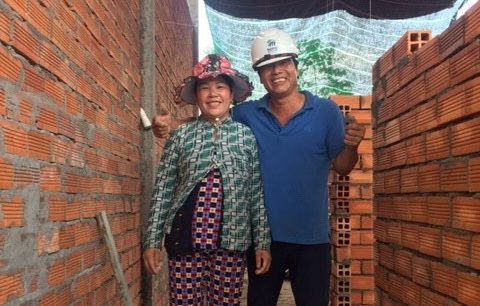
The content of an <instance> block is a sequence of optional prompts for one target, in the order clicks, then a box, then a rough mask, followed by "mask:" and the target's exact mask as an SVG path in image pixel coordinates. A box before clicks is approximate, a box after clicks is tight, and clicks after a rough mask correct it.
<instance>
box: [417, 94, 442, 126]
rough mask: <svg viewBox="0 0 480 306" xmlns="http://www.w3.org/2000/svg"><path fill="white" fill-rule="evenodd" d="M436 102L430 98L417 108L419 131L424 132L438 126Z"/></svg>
mask: <svg viewBox="0 0 480 306" xmlns="http://www.w3.org/2000/svg"><path fill="white" fill-rule="evenodd" d="M436 104H437V101H436V100H430V101H429V102H427V103H425V104H422V105H420V106H419V107H418V108H417V110H416V115H417V121H416V122H417V129H416V132H417V133H423V132H425V131H428V130H431V129H433V128H435V127H437V125H438V119H437V114H436V111H435V107H436Z"/></svg>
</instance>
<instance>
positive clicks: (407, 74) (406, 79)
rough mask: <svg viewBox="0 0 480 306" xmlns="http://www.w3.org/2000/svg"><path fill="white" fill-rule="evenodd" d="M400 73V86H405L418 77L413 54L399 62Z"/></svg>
mask: <svg viewBox="0 0 480 306" xmlns="http://www.w3.org/2000/svg"><path fill="white" fill-rule="evenodd" d="M398 73H399V76H400V84H399V86H400V88H402V87H404V86H405V85H406V84H408V83H410V82H411V81H412V80H413V79H414V78H415V77H417V74H416V73H415V62H414V60H413V57H412V56H409V57H406V58H404V59H403V60H402V61H400V63H399V64H398ZM409 104H410V103H409Z"/></svg>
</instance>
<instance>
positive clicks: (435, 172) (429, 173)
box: [418, 164, 441, 192]
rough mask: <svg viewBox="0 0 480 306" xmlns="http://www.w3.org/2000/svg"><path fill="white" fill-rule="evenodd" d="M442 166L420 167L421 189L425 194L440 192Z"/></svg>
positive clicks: (419, 180) (419, 179)
mask: <svg viewBox="0 0 480 306" xmlns="http://www.w3.org/2000/svg"><path fill="white" fill-rule="evenodd" d="M440 173H441V172H440V166H439V165H438V164H429V165H425V166H419V167H418V174H419V175H418V182H419V188H420V190H422V191H423V192H435V191H440Z"/></svg>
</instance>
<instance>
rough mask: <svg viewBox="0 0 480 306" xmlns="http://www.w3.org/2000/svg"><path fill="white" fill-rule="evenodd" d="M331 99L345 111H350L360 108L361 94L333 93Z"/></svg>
mask: <svg viewBox="0 0 480 306" xmlns="http://www.w3.org/2000/svg"><path fill="white" fill-rule="evenodd" d="M330 99H331V100H332V101H333V102H335V103H336V104H337V105H338V107H340V109H341V110H342V112H344V113H349V112H350V111H351V110H353V109H356V110H358V109H360V96H342V95H332V96H330Z"/></svg>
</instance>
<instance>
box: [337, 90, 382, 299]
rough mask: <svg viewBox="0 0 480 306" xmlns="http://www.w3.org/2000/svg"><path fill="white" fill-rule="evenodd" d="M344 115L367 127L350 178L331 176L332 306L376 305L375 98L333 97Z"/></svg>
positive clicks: (348, 176) (347, 176)
mask: <svg viewBox="0 0 480 306" xmlns="http://www.w3.org/2000/svg"><path fill="white" fill-rule="evenodd" d="M330 99H332V100H333V101H334V102H335V103H337V105H338V106H339V107H340V109H341V110H342V113H343V114H347V113H348V114H350V115H353V116H354V117H355V118H356V119H357V121H358V123H360V124H362V125H364V126H365V139H364V140H362V142H361V144H360V146H359V148H358V153H359V159H358V163H357V164H356V165H355V167H354V169H353V170H352V172H350V174H349V175H346V176H342V175H339V174H337V173H336V172H335V171H333V170H332V171H331V172H330V179H329V182H330V185H329V186H330V192H329V193H330V213H331V215H330V221H331V222H330V223H331V234H332V253H333V266H332V277H331V284H332V286H331V302H332V306H350V305H373V303H374V279H373V267H374V258H373V230H372V228H373V218H372V212H373V205H372V151H373V149H372V127H371V121H372V118H371V117H372V116H371V97H369V96H331V97H330Z"/></svg>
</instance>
